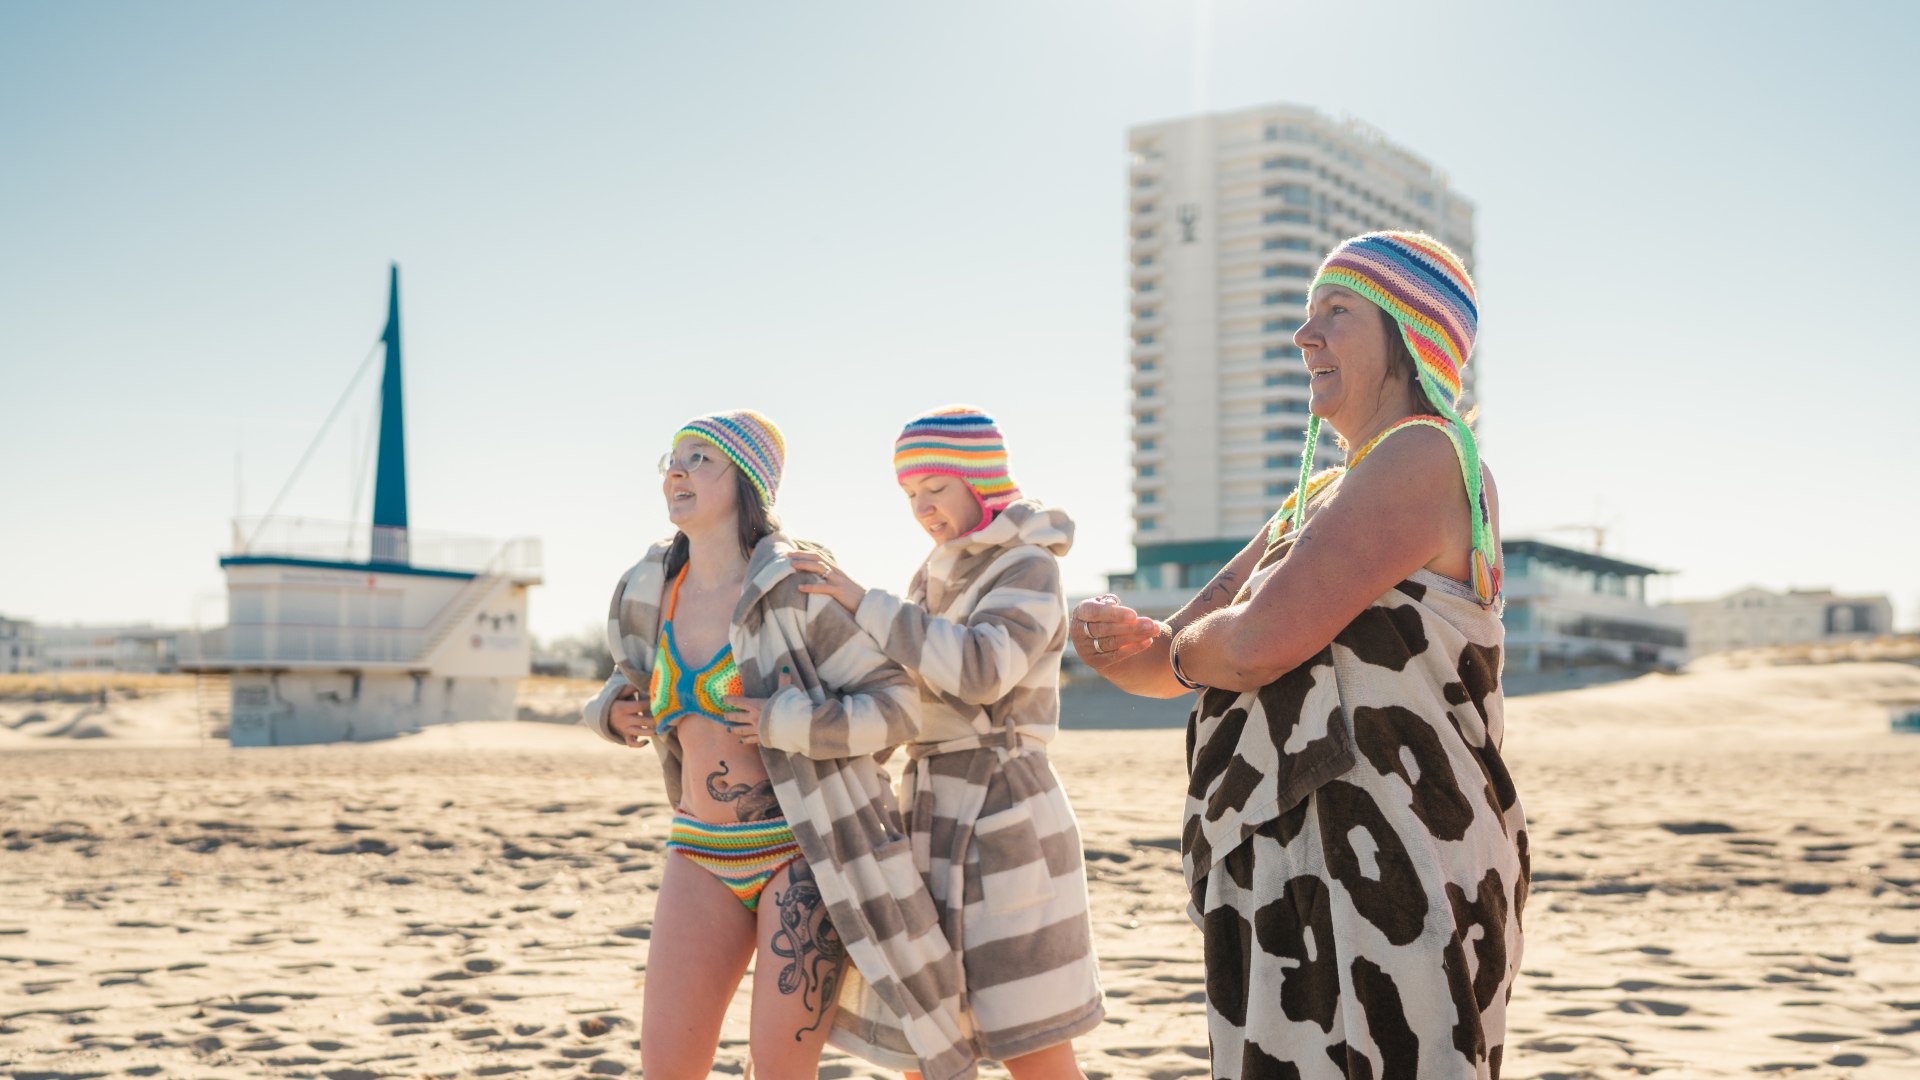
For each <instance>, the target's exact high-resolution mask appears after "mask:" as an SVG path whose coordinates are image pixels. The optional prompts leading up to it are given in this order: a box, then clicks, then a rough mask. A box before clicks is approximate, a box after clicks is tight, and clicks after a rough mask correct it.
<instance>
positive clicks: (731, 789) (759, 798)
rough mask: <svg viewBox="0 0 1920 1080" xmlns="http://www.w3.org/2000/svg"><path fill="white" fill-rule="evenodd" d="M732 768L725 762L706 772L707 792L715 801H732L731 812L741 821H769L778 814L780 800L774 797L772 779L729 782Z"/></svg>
mask: <svg viewBox="0 0 1920 1080" xmlns="http://www.w3.org/2000/svg"><path fill="white" fill-rule="evenodd" d="M731 771H732V769H731V768H730V767H729V766H728V765H727V763H726V762H724V761H722V762H721V763H720V768H719V769H717V770H715V771H713V772H710V773H708V774H707V794H708V795H709V796H711V797H712V798H713V801H715V802H723V803H732V804H733V813H734V816H735V817H736V818H738V819H739V820H741V821H771V820H773V819H774V818H777V817H779V816H780V800H779V799H777V798H775V797H774V794H773V781H771V780H762V781H760V782H759V783H757V784H729V783H727V781H726V777H727V774H728V773H729V772H731Z"/></svg>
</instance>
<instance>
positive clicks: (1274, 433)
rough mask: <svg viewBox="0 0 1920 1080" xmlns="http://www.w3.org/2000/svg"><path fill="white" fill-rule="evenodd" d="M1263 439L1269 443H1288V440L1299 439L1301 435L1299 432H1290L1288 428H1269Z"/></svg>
mask: <svg viewBox="0 0 1920 1080" xmlns="http://www.w3.org/2000/svg"><path fill="white" fill-rule="evenodd" d="M1261 437H1262V438H1264V439H1265V440H1266V441H1267V442H1286V441H1287V440H1288V439H1297V438H1299V437H1300V433H1299V432H1297V431H1288V430H1287V429H1286V428H1268V429H1267V430H1266V432H1265V434H1263V435H1262V436H1261Z"/></svg>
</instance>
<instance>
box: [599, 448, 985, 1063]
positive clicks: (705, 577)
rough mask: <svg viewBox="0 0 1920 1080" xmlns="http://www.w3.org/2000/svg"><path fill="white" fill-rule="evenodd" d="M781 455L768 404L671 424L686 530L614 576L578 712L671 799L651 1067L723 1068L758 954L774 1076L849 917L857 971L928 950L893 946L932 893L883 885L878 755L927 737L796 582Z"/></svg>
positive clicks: (814, 1022) (648, 1001) (754, 1044)
mask: <svg viewBox="0 0 1920 1080" xmlns="http://www.w3.org/2000/svg"><path fill="white" fill-rule="evenodd" d="M785 452H786V451H785V444H784V441H783V439H782V437H781V435H780V432H779V429H778V428H776V427H775V426H774V425H773V423H772V422H771V421H769V420H767V419H766V418H765V417H763V416H760V415H759V414H757V413H753V412H746V411H740V412H731V413H720V414H715V415H712V416H705V417H699V418H696V419H694V420H691V421H689V422H688V423H687V424H686V425H684V426H683V427H682V428H681V429H680V431H679V432H678V433H676V435H675V436H674V439H673V443H672V449H671V451H669V452H668V454H667V455H666V456H664V457H663V458H662V459H661V461H660V475H661V478H662V494H663V495H664V496H665V497H666V500H667V513H668V516H669V517H670V518H671V520H672V521H673V524H674V525H675V526H676V528H677V530H678V531H677V532H676V533H675V535H674V536H673V538H672V539H671V540H670V541H666V542H663V543H660V544H656V545H655V546H654V547H653V548H652V550H650V551H649V552H648V553H647V555H646V557H645V558H643V559H642V560H641V561H640V563H639V564H637V565H636V566H635V567H634V568H633V569H632V570H630V571H628V573H627V574H626V575H625V576H624V577H623V578H622V579H621V581H620V584H619V586H618V588H617V589H616V590H615V593H614V599H613V608H612V611H611V613H610V617H609V625H608V640H609V645H610V646H611V648H612V650H613V654H614V657H615V659H616V661H617V667H618V670H617V671H616V672H615V674H614V676H613V677H612V679H610V680H609V681H608V683H607V686H606V687H605V688H604V689H603V690H602V691H601V693H600V695H599V696H598V697H596V698H595V699H594V700H593V701H592V702H590V703H589V704H588V705H587V706H586V709H585V712H584V716H583V722H584V723H586V724H587V725H588V726H589V727H592V728H593V729H594V730H595V731H597V732H598V733H599V734H600V735H601V736H602V737H604V738H606V739H608V740H609V741H612V742H617V743H622V744H624V745H626V746H630V747H640V746H646V745H648V744H649V743H650V742H651V743H652V744H653V746H654V747H655V750H656V752H657V753H658V756H659V758H660V761H661V764H662V768H663V772H664V774H665V781H666V788H667V795H668V798H669V799H670V800H672V803H673V806H674V816H673V823H672V829H671V835H670V838H669V840H668V842H667V848H668V851H669V857H668V858H667V860H666V868H665V874H664V877H663V880H662V882H661V885H660V892H659V897H658V902H657V905H656V908H655V913H654V922H653V929H652V934H651V936H650V938H649V941H648V950H647V986H648V989H649V990H651V991H653V992H649V993H647V994H646V995H645V1001H644V1004H643V1007H642V1018H641V1036H640V1055H641V1061H642V1069H643V1071H644V1072H645V1073H646V1075H647V1076H648V1077H649V1078H650V1080H671V1078H674V1077H704V1076H706V1075H707V1074H708V1072H709V1070H710V1069H711V1067H712V1065H713V1059H714V1054H715V1051H716V1049H717V1047H718V1043H719V1038H720V1028H721V1024H722V1022H723V1021H724V1019H725V1017H726V1010H727V1003H728V1001H729V1000H730V999H731V998H732V996H733V993H734V990H735V989H736V988H737V987H738V985H739V983H740V979H741V977H742V976H743V975H744V974H745V972H746V970H747V966H748V962H749V961H753V968H754V986H753V1015H752V1021H751V1038H750V1048H751V1054H752V1059H753V1064H754V1070H755V1073H756V1074H757V1075H758V1076H760V1077H763V1078H777V1077H785V1076H813V1075H815V1073H816V1071H817V1068H818V1063H819V1058H820V1052H821V1048H822V1046H823V1045H824V1044H825V1043H826V1041H827V1037H828V1034H829V1032H830V1031H831V1029H832V1028H833V1021H834V1014H835V1010H836V1006H837V1003H838V1000H839V998H840V995H841V992H842V990H843V987H844V986H845V983H844V980H845V979H847V978H849V977H852V975H854V974H855V973H854V972H851V971H850V970H849V966H848V963H847V961H848V955H849V953H848V947H847V946H846V945H845V944H843V934H842V933H841V931H842V930H847V929H849V928H850V932H848V933H846V934H845V935H844V941H846V942H851V943H853V944H854V947H855V956H854V959H855V962H856V963H857V964H858V965H859V972H858V974H860V975H864V976H865V977H866V978H867V979H868V980H869V981H870V982H873V983H878V984H881V985H882V986H884V987H887V988H889V989H890V990H891V991H892V992H894V993H896V994H897V993H899V992H900V991H899V990H898V985H899V984H900V983H902V982H905V981H906V980H905V979H904V978H898V979H892V980H891V981H890V977H892V976H903V975H912V974H914V973H916V972H919V971H920V967H919V966H918V965H919V964H920V961H922V960H924V959H927V958H926V957H925V956H922V955H921V954H918V953H913V952H912V951H911V950H907V951H901V950H900V949H894V950H893V951H892V952H888V951H887V950H888V948H889V941H888V936H887V935H888V930H887V923H888V920H889V919H890V918H894V917H896V916H897V917H898V918H899V919H900V920H901V922H902V924H903V925H904V924H907V923H909V922H911V923H912V924H914V925H926V924H928V923H930V922H931V921H932V919H931V914H930V904H931V901H930V900H929V899H928V898H926V897H925V896H924V895H921V896H918V897H914V896H907V897H904V898H901V897H896V896H894V895H892V890H891V889H890V887H889V886H888V885H887V884H886V883H885V880H884V875H883V874H882V873H881V872H882V871H885V870H887V869H888V865H889V862H890V861H891V862H896V863H899V864H900V865H899V866H894V867H893V868H892V869H893V871H894V873H895V875H896V876H899V875H900V869H901V867H902V866H904V867H905V868H907V871H908V872H909V873H910V868H911V853H910V852H908V851H906V850H905V842H904V833H903V832H902V830H901V824H900V818H899V813H898V810H897V809H896V808H895V807H894V806H893V804H892V800H891V795H890V794H889V793H888V784H887V782H886V777H885V774H884V773H880V772H879V771H878V767H877V765H876V764H875V762H874V760H873V757H872V755H873V753H874V752H876V751H878V750H882V749H886V748H888V747H891V746H894V745H897V744H899V743H902V742H905V741H906V740H907V739H908V738H909V737H911V735H912V733H913V731H914V730H915V728H916V727H917V722H918V713H917V708H918V692H917V690H916V689H915V687H914V684H913V683H912V681H911V679H910V678H909V677H908V676H907V675H906V674H905V672H903V671H902V670H901V668H900V667H899V665H897V664H895V663H893V662H892V661H890V660H887V659H886V658H885V657H884V656H882V655H881V654H880V653H879V651H878V649H877V647H874V646H872V645H871V643H869V642H866V641H865V638H864V635H862V634H860V633H859V631H858V629H857V627H855V626H854V624H853V620H852V618H851V617H850V616H847V615H845V613H844V612H842V611H841V609H840V608H839V607H838V606H837V605H835V604H834V603H832V602H831V601H830V600H827V599H825V598H811V597H808V596H806V595H803V594H802V593H800V592H799V589H798V586H799V580H798V579H797V578H796V577H795V574H794V571H793V570H792V568H791V566H790V564H789V562H788V559H789V557H790V556H791V555H793V554H795V553H797V552H801V551H805V550H818V549H813V548H810V546H805V545H801V544H799V543H798V542H795V541H792V540H789V539H788V538H786V537H785V536H784V535H782V534H781V533H780V532H779V531H778V530H779V523H778V521H777V519H775V517H774V516H773V513H772V509H771V508H772V503H773V499H774V494H775V491H776V489H777V487H778V484H779V481H780V473H781V470H782V467H783V465H784V463H785ZM822 669H825V671H823V670H822ZM776 743H777V744H778V745H776ZM836 800H837V801H836ZM889 844H892V845H894V846H895V850H894V851H893V853H892V854H891V855H889V854H888V852H887V851H886V850H883V849H886V848H887V847H888V845H889ZM890 904H891V905H894V906H895V908H896V909H897V910H896V911H895V913H894V914H893V915H889V914H888V912H887V911H886V910H885V907H886V905H890ZM914 904H918V905H919V908H918V909H917V910H907V909H908V908H911V906H912V905H914ZM875 905H879V907H876V906H875ZM876 914H877V915H878V916H879V918H878V921H877V922H876V921H875V915H876ZM876 943H877V947H876ZM903 957H904V959H903ZM930 962H932V963H934V964H935V965H936V966H937V964H938V963H949V962H948V961H946V960H943V959H941V958H940V957H934V958H932V960H931V961H930ZM950 966H953V967H957V962H952V963H950ZM936 981H937V980H936ZM948 981H949V982H951V981H953V978H951V977H950V978H949V979H948ZM895 1003H896V1004H899V1000H898V999H897V998H896V1002H895ZM906 1011H909V1012H910V1011H912V1010H911V1009H908V1010H906ZM929 1011H937V1008H936V1007H935V1006H932V1005H929V1006H928V1008H927V1009H925V1010H922V1012H921V1013H920V1014H919V1015H923V1016H924V1015H926V1013H927V1012H929ZM923 1044H924V1041H923Z"/></svg>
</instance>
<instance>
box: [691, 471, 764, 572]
mask: <svg viewBox="0 0 1920 1080" xmlns="http://www.w3.org/2000/svg"><path fill="white" fill-rule="evenodd" d="M733 481H734V483H733V501H734V508H735V509H736V510H737V511H738V518H739V534H738V536H739V540H740V555H741V557H742V558H746V559H751V558H753V549H754V548H755V547H758V546H759V544H760V541H761V540H762V539H764V538H766V537H767V536H769V535H771V534H773V533H776V532H779V531H780V517H779V515H777V514H775V513H774V512H773V510H772V509H770V508H769V507H768V506H767V505H766V504H764V503H762V502H761V501H760V492H759V491H757V490H755V489H754V486H753V482H752V481H751V480H748V479H747V474H746V473H744V472H741V471H740V469H739V467H738V466H736V467H735V468H734V470H733ZM690 547H691V541H689V540H688V539H687V534H686V533H684V532H676V533H674V534H673V544H672V545H671V546H670V547H668V548H667V580H669V581H671V580H673V577H674V575H676V574H678V573H679V572H680V571H681V569H682V568H683V567H685V566H686V565H687V559H688V557H689V556H690V555H691V554H692V553H691V551H690V550H689V548H690Z"/></svg>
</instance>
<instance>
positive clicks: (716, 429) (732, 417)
mask: <svg viewBox="0 0 1920 1080" xmlns="http://www.w3.org/2000/svg"><path fill="white" fill-rule="evenodd" d="M688 435H697V436H699V437H700V438H702V439H705V440H707V441H708V442H710V443H712V444H713V445H715V446H717V447H719V448H720V452H721V453H723V454H725V455H727V457H728V459H729V460H731V461H732V462H733V463H734V464H735V465H738V466H739V467H740V471H741V472H742V473H745V474H746V477H747V482H748V483H750V484H752V485H753V490H755V491H757V492H759V493H760V505H762V506H765V507H772V506H773V497H774V494H775V493H776V492H778V491H779V490H780V471H781V470H782V469H784V468H786V465H787V440H786V439H785V438H783V437H782V436H781V435H780V429H779V428H778V427H776V426H774V423H773V421H771V420H769V419H767V418H766V417H764V416H761V415H760V414H759V413H757V412H754V411H753V410H752V409H739V410H736V411H734V412H722V413H714V414H712V415H711V416H700V417H695V418H694V419H692V420H689V421H687V422H686V423H684V424H682V425H680V430H679V431H676V432H674V433H673V442H671V443H668V445H669V446H673V445H677V444H678V443H679V442H680V440H681V439H682V438H685V437H686V436H688Z"/></svg>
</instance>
